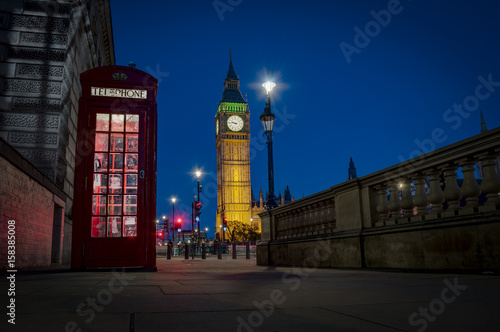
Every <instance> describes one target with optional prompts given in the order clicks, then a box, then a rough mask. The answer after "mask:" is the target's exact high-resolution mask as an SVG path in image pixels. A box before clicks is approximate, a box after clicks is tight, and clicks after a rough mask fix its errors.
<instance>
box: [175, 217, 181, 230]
mask: <svg viewBox="0 0 500 332" xmlns="http://www.w3.org/2000/svg"><path fill="white" fill-rule="evenodd" d="M181 228H182V220H181V218H179V219H177V222H176V223H175V229H177V230H179V231H180V229H181Z"/></svg>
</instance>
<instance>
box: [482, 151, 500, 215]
mask: <svg viewBox="0 0 500 332" xmlns="http://www.w3.org/2000/svg"><path fill="white" fill-rule="evenodd" d="M481 163H482V166H483V174H484V178H483V182H482V183H481V189H482V191H483V192H484V193H485V194H486V198H487V200H486V203H485V204H484V206H483V207H481V211H485V210H496V209H497V206H499V205H500V204H499V200H498V193H500V180H499V179H498V175H497V172H496V171H495V167H496V165H497V163H496V156H495V155H489V156H485V157H482V158H481Z"/></svg>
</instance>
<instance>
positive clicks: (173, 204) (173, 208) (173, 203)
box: [171, 196, 177, 241]
mask: <svg viewBox="0 0 500 332" xmlns="http://www.w3.org/2000/svg"><path fill="white" fill-rule="evenodd" d="M176 200H177V198H175V196H174V197H172V199H171V201H172V241H173V240H174V231H173V229H174V224H175V201H176Z"/></svg>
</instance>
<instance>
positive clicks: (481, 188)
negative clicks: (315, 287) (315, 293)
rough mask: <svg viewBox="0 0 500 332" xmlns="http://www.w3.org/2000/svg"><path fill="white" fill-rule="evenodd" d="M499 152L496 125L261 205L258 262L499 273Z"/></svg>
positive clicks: (266, 263) (498, 129) (263, 263)
mask: <svg viewBox="0 0 500 332" xmlns="http://www.w3.org/2000/svg"><path fill="white" fill-rule="evenodd" d="M499 155H500V128H496V129H492V130H489V131H487V132H484V133H481V134H480V135H476V136H473V137H470V138H468V139H466V140H463V141H461V142H457V143H455V144H452V145H449V146H446V147H443V148H441V149H438V150H435V151H433V152H430V153H428V154H425V155H422V156H419V157H417V158H414V159H411V160H408V161H406V162H403V163H400V164H397V165H394V166H391V167H388V168H387V169H384V170H381V171H378V172H375V173H373V174H369V175H366V176H364V177H362V178H357V179H353V180H349V181H347V182H344V183H341V184H338V185H336V186H333V187H331V188H329V189H327V190H325V191H322V192H319V193H316V194H313V195H311V196H308V197H305V198H302V199H299V200H297V201H295V202H293V203H290V204H287V205H285V206H282V207H278V208H275V209H272V210H270V211H266V212H263V213H261V214H260V217H261V220H262V240H263V241H262V242H260V243H259V244H258V245H257V263H258V264H260V265H308V264H309V263H310V262H311V260H314V259H316V257H315V256H317V255H316V251H318V250H320V249H321V250H327V251H328V255H326V256H325V255H321V257H322V259H319V260H318V259H316V260H317V262H316V263H315V264H314V265H315V266H321V267H358V268H359V267H369V268H403V269H433V270H437V269H461V270H467V269H469V270H483V269H488V270H498V269H499V267H500V243H499V242H498V241H497V239H498V237H499V236H500V174H498V173H497V172H496V168H497V166H498V165H497V164H496V160H498V156H499ZM478 165H480V166H478ZM475 167H481V168H482V172H481V173H482V174H483V178H482V179H476V178H475V177H474V173H475V172H474V171H475V169H476V168H475ZM459 177H460V178H459Z"/></svg>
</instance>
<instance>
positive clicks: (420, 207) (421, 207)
mask: <svg viewBox="0 0 500 332" xmlns="http://www.w3.org/2000/svg"><path fill="white" fill-rule="evenodd" d="M425 178H426V177H425V176H423V175H420V176H418V177H416V178H415V197H413V204H415V205H416V206H417V211H418V212H417V215H416V216H415V217H414V218H412V219H416V220H425V215H426V214H427V204H428V203H427V194H426V193H425Z"/></svg>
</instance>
